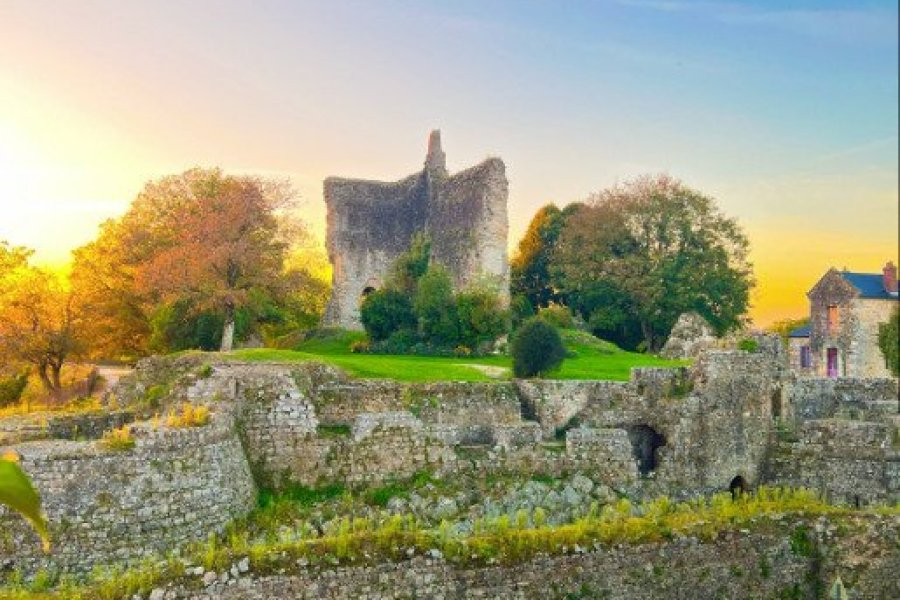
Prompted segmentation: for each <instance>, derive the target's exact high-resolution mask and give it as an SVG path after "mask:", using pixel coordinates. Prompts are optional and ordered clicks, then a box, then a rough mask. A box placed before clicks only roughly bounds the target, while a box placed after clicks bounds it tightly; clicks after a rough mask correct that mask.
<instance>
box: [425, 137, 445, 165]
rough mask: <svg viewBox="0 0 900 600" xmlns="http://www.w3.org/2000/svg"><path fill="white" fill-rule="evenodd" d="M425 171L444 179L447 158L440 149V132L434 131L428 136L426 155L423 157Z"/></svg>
mask: <svg viewBox="0 0 900 600" xmlns="http://www.w3.org/2000/svg"><path fill="white" fill-rule="evenodd" d="M425 169H427V170H428V172H429V173H432V174H434V175H440V176H443V177H446V175H447V157H446V156H445V155H444V151H443V150H442V149H441V130H440V129H435V130H433V131H432V132H431V135H430V136H428V155H427V156H426V157H425Z"/></svg>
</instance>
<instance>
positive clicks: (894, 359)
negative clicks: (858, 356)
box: [878, 310, 900, 376]
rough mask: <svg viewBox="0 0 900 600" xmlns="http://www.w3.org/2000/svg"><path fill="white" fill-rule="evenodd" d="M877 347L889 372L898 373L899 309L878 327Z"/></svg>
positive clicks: (899, 345) (899, 367) (899, 346)
mask: <svg viewBox="0 0 900 600" xmlns="http://www.w3.org/2000/svg"><path fill="white" fill-rule="evenodd" d="M878 347H879V348H880V349H881V354H882V355H883V356H884V360H885V362H886V363H887V366H888V369H890V371H891V373H893V374H894V376H898V375H900V310H895V311H894V314H892V315H891V318H890V319H889V320H888V322H887V323H883V324H882V325H880V326H879V327H878Z"/></svg>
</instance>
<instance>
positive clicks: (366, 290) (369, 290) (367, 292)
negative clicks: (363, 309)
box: [359, 285, 376, 306]
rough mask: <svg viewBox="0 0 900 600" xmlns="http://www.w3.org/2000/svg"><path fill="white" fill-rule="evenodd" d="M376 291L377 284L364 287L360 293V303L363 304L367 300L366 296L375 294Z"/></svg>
mask: <svg viewBox="0 0 900 600" xmlns="http://www.w3.org/2000/svg"><path fill="white" fill-rule="evenodd" d="M375 291H376V288H375V286H372V285H367V286H366V287H365V288H363V291H362V294H360V295H359V304H360V306H362V303H363V302H365V300H366V298H368V297H369V296H371V295H372V294H374V293H375Z"/></svg>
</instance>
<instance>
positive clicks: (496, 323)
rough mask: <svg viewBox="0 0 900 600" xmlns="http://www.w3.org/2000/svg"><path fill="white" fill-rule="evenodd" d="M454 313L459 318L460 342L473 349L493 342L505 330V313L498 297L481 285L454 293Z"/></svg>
mask: <svg viewBox="0 0 900 600" xmlns="http://www.w3.org/2000/svg"><path fill="white" fill-rule="evenodd" d="M456 315H457V317H458V319H459V339H460V342H461V343H463V344H464V345H466V346H468V347H469V348H471V349H473V350H477V349H478V346H479V345H482V344H486V343H489V342H493V341H494V340H496V339H497V338H498V337H500V336H501V335H503V334H504V333H505V332H506V330H507V320H508V319H507V314H506V311H505V310H504V309H503V306H502V305H501V303H500V297H499V296H498V295H497V294H496V292H494V291H493V290H491V289H489V288H487V287H484V286H481V287H473V288H471V289H467V290H464V291H462V292H460V293H459V294H457V295H456Z"/></svg>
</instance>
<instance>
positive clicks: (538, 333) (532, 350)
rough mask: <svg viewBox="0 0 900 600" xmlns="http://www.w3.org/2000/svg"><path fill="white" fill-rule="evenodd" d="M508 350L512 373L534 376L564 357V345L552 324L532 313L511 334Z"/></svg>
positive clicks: (541, 373)
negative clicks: (511, 362) (514, 332)
mask: <svg viewBox="0 0 900 600" xmlns="http://www.w3.org/2000/svg"><path fill="white" fill-rule="evenodd" d="M510 354H512V360H513V374H514V375H515V376H516V377H534V376H535V375H543V374H545V373H548V372H550V371H553V370H555V369H557V368H559V366H560V365H561V364H562V361H563V359H564V358H565V357H566V348H565V346H563V342H562V338H561V337H560V335H559V331H557V330H556V327H554V326H553V325H551V324H550V323H547V322H546V321H544V320H543V319H541V318H539V317H532V318H530V319H528V320H527V321H525V323H524V324H523V325H522V327H520V328H519V330H518V331H517V332H516V334H515V336H514V337H513V340H512V346H511V347H510Z"/></svg>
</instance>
